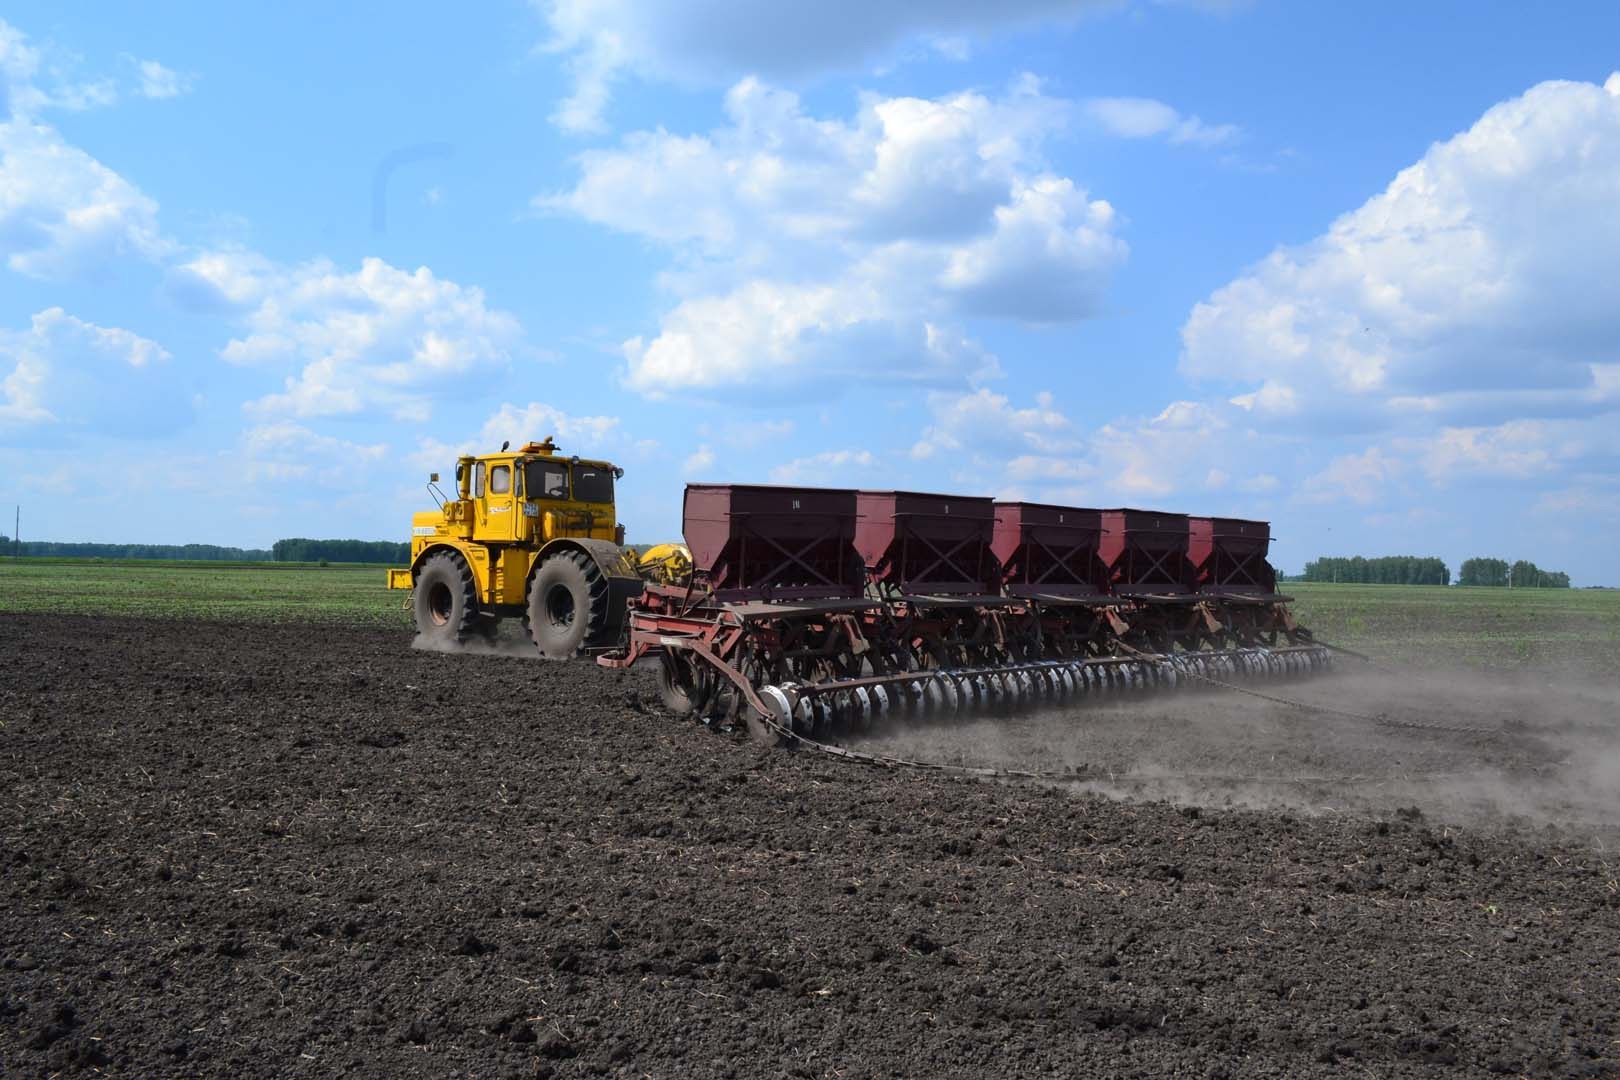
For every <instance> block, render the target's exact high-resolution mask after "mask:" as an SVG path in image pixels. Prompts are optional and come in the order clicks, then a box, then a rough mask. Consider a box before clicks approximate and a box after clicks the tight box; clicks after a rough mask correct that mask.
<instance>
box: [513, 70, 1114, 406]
mask: <svg viewBox="0 0 1620 1080" xmlns="http://www.w3.org/2000/svg"><path fill="white" fill-rule="evenodd" d="M726 111H727V116H728V121H729V122H728V123H727V124H726V125H725V126H723V127H721V128H719V129H717V130H715V131H712V132H709V133H707V134H704V135H676V134H671V133H669V132H665V131H655V132H645V131H644V132H637V133H633V134H631V135H629V136H626V137H625V138H624V139H623V140H622V141H621V143H620V145H619V146H617V147H615V148H612V149H601V150H592V151H588V152H586V153H584V154H582V155H580V158H579V165H580V171H581V175H580V179H579V182H578V183H577V184H576V185H575V187H574V188H573V189H572V190H571V191H568V192H565V193H562V194H559V195H553V196H548V197H544V198H541V199H538V200H537V205H538V206H539V207H540V208H542V209H544V210H547V211H550V212H564V213H569V214H573V215H577V216H579V217H582V218H584V219H586V220H589V221H593V222H596V223H598V224H601V225H604V226H607V227H610V228H613V229H617V230H620V231H623V232H626V233H630V234H633V235H637V236H641V237H643V238H646V239H648V240H651V241H654V242H656V243H659V244H662V245H664V246H666V247H667V248H668V249H669V250H670V251H671V253H672V255H673V256H674V258H675V260H676V267H675V269H674V270H673V271H672V272H671V273H669V274H667V275H666V277H665V281H666V284H668V285H669V286H670V287H671V289H672V290H673V291H675V292H676V293H678V294H680V299H679V300H678V301H677V302H676V304H675V305H674V307H672V308H671V309H670V310H669V311H667V312H666V314H665V315H664V317H663V320H662V326H661V328H660V332H659V333H658V334H657V335H654V336H652V337H650V338H648V337H637V338H634V339H632V340H630V341H629V342H627V343H626V344H625V347H624V354H625V358H626V361H627V363H628V368H627V376H626V382H627V384H628V385H629V386H630V387H631V388H633V389H635V390H638V391H640V392H642V393H646V394H653V395H657V394H666V393H682V392H685V393H711V394H718V393H726V392H731V393H736V392H741V391H744V390H746V391H749V392H757V391H761V390H764V391H766V392H775V393H785V392H794V391H796V390H798V389H800V388H802V387H803V386H804V384H806V383H807V382H811V381H816V382H819V383H820V384H821V385H822V386H823V387H834V388H836V387H838V386H840V385H847V384H848V382H849V381H850V380H857V379H864V380H881V381H892V382H915V383H922V384H934V385H944V384H956V385H961V384H963V383H964V382H973V381H977V380H982V379H984V378H988V377H992V376H994V375H995V374H996V373H997V372H998V371H999V366H998V365H997V363H996V361H995V358H994V357H993V356H990V355H989V354H987V353H986V352H985V351H984V349H983V348H982V347H981V346H979V345H978V344H977V343H976V342H975V341H974V340H973V339H972V338H971V337H970V336H969V334H968V333H967V331H966V329H965V327H964V321H965V320H966V319H967V318H970V317H975V318H1002V319H1012V320H1018V321H1022V322H1030V323H1057V322H1071V321H1075V320H1079V319H1083V318H1087V317H1089V316H1091V315H1094V314H1096V313H1097V311H1098V310H1099V309H1100V308H1101V306H1102V304H1103V297H1104V294H1105V290H1106V288H1107V284H1108V281H1109V278H1110V275H1111V273H1112V271H1113V269H1114V268H1115V267H1116V266H1118V265H1119V263H1121V262H1122V261H1123V260H1124V258H1125V257H1126V254H1127V251H1126V245H1125V243H1124V241H1123V240H1122V239H1120V237H1119V236H1118V225H1119V223H1118V220H1117V216H1116V215H1115V213H1114V211H1113V208H1112V207H1111V206H1110V205H1109V204H1108V203H1107V202H1106V201H1103V200H1100V199H1094V198H1091V197H1090V196H1088V195H1087V194H1086V193H1085V192H1084V191H1082V190H1080V189H1079V188H1078V187H1077V186H1076V185H1075V184H1074V182H1073V181H1072V180H1069V179H1067V178H1064V177H1059V176H1054V175H1052V174H1051V173H1049V172H1047V171H1045V169H1044V167H1043V164H1042V160H1041V147H1042V144H1043V142H1044V141H1045V139H1047V138H1048V137H1049V136H1050V135H1052V134H1053V133H1054V132H1056V131H1058V130H1059V129H1061V127H1062V125H1063V122H1064V120H1063V117H1064V115H1065V112H1066V105H1065V103H1063V102H1061V101H1056V100H1054V99H1051V98H1049V97H1046V96H1045V95H1043V94H1042V93H1041V91H1040V88H1039V85H1038V84H1037V83H1036V82H1035V81H1034V80H1031V79H1027V78H1026V79H1022V80H1020V81H1019V82H1018V83H1016V84H1015V85H1014V87H1013V88H1012V89H1011V90H1010V91H1009V92H1008V93H1007V94H1006V95H1005V96H1003V97H1001V98H990V97H987V96H985V95H982V94H975V93H964V94H955V95H948V96H945V97H941V98H938V99H928V100H925V99H920V98H887V99H885V98H877V97H872V96H867V97H865V98H863V99H862V101H861V103H860V105H859V108H858V109H857V112H856V114H855V115H854V116H853V117H852V118H851V119H849V120H828V119H822V118H818V117H815V116H812V115H810V114H808V113H806V112H805V111H804V109H803V107H802V105H801V103H800V101H799V99H798V98H797V97H796V96H795V95H793V94H790V93H787V92H784V91H782V90H778V89H774V88H772V87H769V86H766V85H764V84H762V83H760V82H758V81H757V80H754V79H745V80H743V81H742V82H740V83H738V84H737V85H736V86H734V87H733V88H732V89H731V91H730V92H729V93H728V95H727V97H726Z"/></svg>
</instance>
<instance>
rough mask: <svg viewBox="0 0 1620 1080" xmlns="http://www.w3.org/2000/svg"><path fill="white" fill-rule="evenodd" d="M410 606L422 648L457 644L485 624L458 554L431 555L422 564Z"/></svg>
mask: <svg viewBox="0 0 1620 1080" xmlns="http://www.w3.org/2000/svg"><path fill="white" fill-rule="evenodd" d="M412 606H413V608H414V610H415V614H416V632H417V633H418V634H420V635H421V638H422V643H423V644H424V645H459V644H461V643H462V642H464V641H466V640H467V639H468V638H471V637H473V636H474V635H476V634H477V633H478V632H479V630H480V627H481V624H482V623H483V621H484V620H483V619H481V618H480V617H479V614H478V591H477V589H476V588H475V587H474V586H473V576H472V571H471V570H470V569H469V568H468V567H467V564H466V562H465V561H463V560H462V558H461V557H460V556H459V555H449V554H439V555H433V556H430V557H429V558H428V559H427V560H426V561H425V562H423V563H422V569H421V572H420V573H418V574H417V575H416V591H415V595H414V596H413V597H412Z"/></svg>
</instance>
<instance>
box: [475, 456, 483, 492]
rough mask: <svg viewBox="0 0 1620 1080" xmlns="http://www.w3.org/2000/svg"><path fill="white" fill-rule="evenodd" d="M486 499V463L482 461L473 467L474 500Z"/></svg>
mask: <svg viewBox="0 0 1620 1080" xmlns="http://www.w3.org/2000/svg"><path fill="white" fill-rule="evenodd" d="M483 497H484V463H483V462H482V461H480V462H479V463H478V464H477V465H475V466H474V467H473V498H475V499H482V498H483Z"/></svg>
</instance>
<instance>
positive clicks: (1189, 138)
mask: <svg viewBox="0 0 1620 1080" xmlns="http://www.w3.org/2000/svg"><path fill="white" fill-rule="evenodd" d="M1085 111H1086V113H1087V114H1088V115H1089V116H1090V117H1091V119H1092V120H1093V121H1094V122H1096V123H1097V124H1099V125H1101V126H1102V128H1103V129H1104V130H1105V131H1107V132H1109V133H1110V134H1113V135H1118V136H1120V137H1121V138H1124V139H1150V138H1161V137H1162V138H1163V139H1164V140H1165V141H1166V142H1169V143H1171V144H1172V145H1180V144H1184V143H1185V144H1191V145H1194V146H1221V145H1224V144H1226V143H1230V142H1233V141H1234V140H1236V139H1237V138H1238V136H1239V135H1240V134H1241V132H1240V131H1239V129H1238V127H1237V125H1235V124H1206V123H1205V122H1204V121H1202V120H1200V119H1199V118H1198V117H1196V116H1187V115H1183V114H1182V113H1180V112H1178V111H1176V109H1174V108H1172V107H1171V106H1169V105H1166V104H1165V103H1164V102H1162V101H1158V100H1156V99H1154V98H1140V97H1099V98H1091V99H1090V100H1088V101H1086V102H1085Z"/></svg>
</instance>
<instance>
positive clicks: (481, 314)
mask: <svg viewBox="0 0 1620 1080" xmlns="http://www.w3.org/2000/svg"><path fill="white" fill-rule="evenodd" d="M176 278H178V279H180V280H182V281H183V282H184V283H185V284H184V285H183V286H181V287H183V288H188V289H193V290H196V291H199V292H201V291H206V290H212V291H213V293H214V294H215V295H217V296H218V297H220V298H223V299H224V300H226V301H229V302H230V303H232V304H233V305H235V306H237V307H238V308H239V309H241V310H242V311H243V314H242V316H241V317H242V319H243V321H244V322H245V323H246V326H247V333H245V334H244V335H243V336H241V337H238V338H235V339H233V340H231V341H230V342H229V343H227V344H226V345H225V347H224V348H223V349H222V350H221V351H220V355H221V356H222V357H223V358H224V359H225V360H227V361H229V362H231V363H234V364H240V365H246V366H257V367H266V368H270V369H272V370H282V369H287V368H293V369H296V371H295V373H294V374H291V375H288V376H287V377H286V380H285V386H284V389H283V390H282V391H281V392H280V393H275V394H271V395H268V396H266V397H263V398H261V399H259V400H257V401H255V402H251V403H250V404H249V405H248V406H247V407H248V409H249V410H250V411H252V412H254V413H258V414H280V415H287V416H295V417H314V416H338V415H348V414H355V413H362V412H369V411H378V412H382V413H385V414H387V415H389V416H392V417H394V418H395V419H409V420H421V419H426V418H427V417H428V416H429V414H430V413H431V406H432V397H433V394H434V392H439V393H455V392H457V390H458V387H459V388H464V384H465V376H467V375H468V374H469V373H472V372H475V371H491V370H498V369H501V368H504V367H505V366H506V365H507V364H508V363H509V362H510V360H511V358H512V357H513V355H514V353H515V351H516V350H517V349H518V346H519V343H520V339H521V334H522V332H521V329H520V327H519V326H518V322H517V320H516V319H515V318H514V317H513V316H512V315H510V314H508V313H506V312H504V311H500V310H498V309H494V308H491V307H489V305H488V304H487V303H486V301H485V298H484V294H483V291H482V290H481V289H478V288H476V287H473V286H465V285H459V284H457V283H456V282H454V281H447V280H445V279H443V278H440V277H436V276H435V275H434V274H433V272H432V271H431V270H429V269H428V268H427V267H419V268H417V269H416V270H414V271H407V270H401V269H399V268H398V267H395V266H392V265H390V264H388V263H387V262H384V261H383V260H381V259H375V258H370V259H365V260H363V261H362V262H361V264H360V268H359V269H358V270H356V271H344V270H341V269H339V268H338V267H337V266H335V265H334V264H332V263H330V262H328V261H326V260H316V261H314V262H310V263H306V264H304V265H301V266H296V267H282V266H278V265H276V264H273V263H271V262H269V261H268V260H265V259H263V258H261V257H259V256H255V255H252V254H249V253H231V252H216V253H212V254H207V255H203V256H200V257H198V258H196V259H193V260H192V261H191V262H189V263H187V264H186V265H185V266H184V267H182V268H181V269H180V270H179V271H177V274H176Z"/></svg>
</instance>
